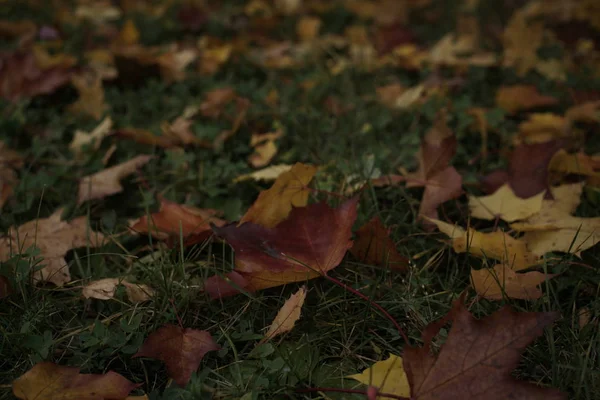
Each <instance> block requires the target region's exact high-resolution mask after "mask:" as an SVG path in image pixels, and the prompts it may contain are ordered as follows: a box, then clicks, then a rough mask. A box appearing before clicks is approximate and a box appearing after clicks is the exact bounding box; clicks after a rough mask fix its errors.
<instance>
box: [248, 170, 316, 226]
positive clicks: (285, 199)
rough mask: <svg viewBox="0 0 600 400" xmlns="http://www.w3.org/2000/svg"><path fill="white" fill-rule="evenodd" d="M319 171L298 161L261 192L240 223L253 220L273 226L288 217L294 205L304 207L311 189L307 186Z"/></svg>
mask: <svg viewBox="0 0 600 400" xmlns="http://www.w3.org/2000/svg"><path fill="white" fill-rule="evenodd" d="M316 172H317V168H316V167H314V166H312V165H306V164H301V163H296V164H294V166H293V167H292V169H291V170H290V171H287V172H284V173H282V174H281V175H279V176H278V177H277V180H275V183H273V186H271V188H269V189H267V190H264V191H262V192H260V194H259V195H258V199H256V201H255V202H254V204H252V206H251V207H250V208H249V209H248V211H246V214H245V215H244V216H243V217H242V219H241V220H240V223H244V222H253V223H255V224H258V225H262V226H264V227H267V228H272V227H274V226H275V225H277V224H279V223H280V222H281V221H283V220H284V219H286V218H287V217H288V215H289V213H290V211H291V210H292V208H293V207H304V206H306V203H307V202H308V195H309V193H310V191H309V190H308V188H307V186H308V184H309V183H310V181H311V180H312V178H313V176H314V175H315V173H316Z"/></svg>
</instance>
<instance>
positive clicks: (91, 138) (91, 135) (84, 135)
mask: <svg viewBox="0 0 600 400" xmlns="http://www.w3.org/2000/svg"><path fill="white" fill-rule="evenodd" d="M112 125H113V122H112V119H111V118H110V117H106V118H104V119H103V120H102V122H100V123H99V124H98V126H97V127H96V128H94V130H93V131H91V132H85V131H81V130H76V131H75V136H73V140H71V143H70V144H69V149H71V151H72V152H73V154H74V155H75V158H81V156H82V155H83V150H84V148H85V147H86V146H91V147H92V148H93V149H94V150H98V148H100V144H101V143H102V140H104V138H105V137H107V136H109V135H110V134H112Z"/></svg>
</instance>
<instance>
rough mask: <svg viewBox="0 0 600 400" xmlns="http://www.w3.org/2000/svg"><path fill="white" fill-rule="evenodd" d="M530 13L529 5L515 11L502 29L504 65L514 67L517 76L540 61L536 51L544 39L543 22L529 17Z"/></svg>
mask: <svg viewBox="0 0 600 400" xmlns="http://www.w3.org/2000/svg"><path fill="white" fill-rule="evenodd" d="M531 5H532V6H535V4H531ZM531 13H532V10H531V7H529V6H526V7H524V8H523V9H521V10H518V11H516V12H515V13H513V15H512V17H511V19H510V21H508V24H507V26H506V28H505V29H504V38H503V39H504V66H505V67H513V68H515V70H516V71H517V74H518V75H519V76H524V75H525V74H526V73H527V72H528V71H529V70H531V69H533V68H534V67H535V66H536V65H537V64H538V63H539V62H540V60H539V58H538V54H537V51H538V49H539V48H540V46H541V45H542V43H543V39H544V22H543V21H541V20H539V19H537V20H536V19H533V18H531Z"/></svg>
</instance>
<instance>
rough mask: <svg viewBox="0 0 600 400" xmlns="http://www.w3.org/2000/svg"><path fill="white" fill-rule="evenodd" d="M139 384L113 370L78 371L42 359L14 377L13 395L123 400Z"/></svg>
mask: <svg viewBox="0 0 600 400" xmlns="http://www.w3.org/2000/svg"><path fill="white" fill-rule="evenodd" d="M138 386H139V385H136V384H135V383H132V382H130V381H129V380H127V379H125V378H124V377H122V376H121V375H119V374H117V373H116V372H113V371H108V372H107V373H106V374H103V375H97V374H80V373H79V368H77V367H65V366H62V365H57V364H54V363H51V362H41V363H38V364H36V365H34V366H33V368H31V369H30V370H29V371H27V372H25V373H24V374H23V375H21V376H20V377H19V378H17V379H15V381H14V382H13V394H14V395H15V396H16V397H17V398H19V399H23V400H57V399H77V400H103V399H123V398H125V397H127V395H128V394H129V393H130V392H131V391H132V390H133V389H135V388H137V387H138Z"/></svg>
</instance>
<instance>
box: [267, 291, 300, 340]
mask: <svg viewBox="0 0 600 400" xmlns="http://www.w3.org/2000/svg"><path fill="white" fill-rule="evenodd" d="M305 299H306V286H302V287H301V288H300V289H299V290H298V291H297V292H296V293H294V294H293V295H291V296H290V298H289V299H287V300H286V301H285V303H284V304H283V306H282V307H281V309H280V310H279V312H278V313H277V315H276V316H275V319H274V320H273V322H272V323H271V326H270V327H269V330H268V331H267V333H266V334H265V337H264V338H262V339H261V341H260V343H264V342H266V341H269V340H271V339H273V338H274V337H275V336H277V335H281V334H282V333H285V332H289V331H291V330H292V329H293V328H294V325H295V324H296V321H298V319H300V311H302V306H303V305H304V300H305Z"/></svg>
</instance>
